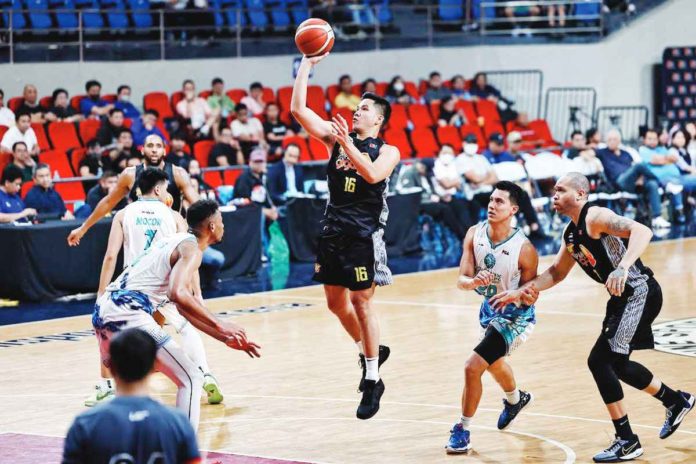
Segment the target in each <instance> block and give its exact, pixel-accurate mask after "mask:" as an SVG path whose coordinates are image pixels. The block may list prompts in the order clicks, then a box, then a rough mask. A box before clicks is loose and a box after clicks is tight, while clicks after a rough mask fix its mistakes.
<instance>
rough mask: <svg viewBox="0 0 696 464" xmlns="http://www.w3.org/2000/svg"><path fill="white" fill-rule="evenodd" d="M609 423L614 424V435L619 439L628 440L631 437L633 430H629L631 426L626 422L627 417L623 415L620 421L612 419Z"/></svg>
mask: <svg viewBox="0 0 696 464" xmlns="http://www.w3.org/2000/svg"><path fill="white" fill-rule="evenodd" d="M611 421H612V422H613V423H614V428H615V429H616V435H618V436H619V438H623V439H624V440H628V439H629V438H631V437H633V430H631V424H630V423H629V422H628V415H625V416H623V417H622V418H620V419H612V420H611Z"/></svg>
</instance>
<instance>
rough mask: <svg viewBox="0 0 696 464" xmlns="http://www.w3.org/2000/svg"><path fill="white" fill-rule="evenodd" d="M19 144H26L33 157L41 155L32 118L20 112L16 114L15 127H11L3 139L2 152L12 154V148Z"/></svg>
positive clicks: (0, 143)
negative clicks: (32, 125)
mask: <svg viewBox="0 0 696 464" xmlns="http://www.w3.org/2000/svg"><path fill="white" fill-rule="evenodd" d="M17 142H24V145H26V147H27V150H29V153H30V154H31V155H32V156H38V155H39V151H40V149H39V142H38V141H37V140H36V133H34V129H32V127H31V116H30V115H29V114H28V113H21V112H19V111H18V112H17V113H16V114H15V125H14V126H12V127H10V128H9V129H8V130H7V132H5V135H3V137H2V141H1V142H0V152H5V153H12V152H13V149H12V147H13V146H14V144H15V143H17Z"/></svg>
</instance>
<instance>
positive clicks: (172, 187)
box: [130, 163, 181, 212]
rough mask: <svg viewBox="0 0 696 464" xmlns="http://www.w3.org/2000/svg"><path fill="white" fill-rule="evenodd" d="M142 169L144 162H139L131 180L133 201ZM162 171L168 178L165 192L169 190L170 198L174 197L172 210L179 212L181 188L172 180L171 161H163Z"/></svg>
mask: <svg viewBox="0 0 696 464" xmlns="http://www.w3.org/2000/svg"><path fill="white" fill-rule="evenodd" d="M144 170H145V165H144V164H139V165H138V166H136V167H135V182H133V187H132V188H131V191H130V199H131V200H133V201H135V200H137V199H138V182H139V181H140V176H141V175H142V173H143V171H144ZM163 171H164V172H166V173H167V177H168V178H169V185H168V186H167V192H169V193H170V194H171V196H172V198H174V202H173V203H172V209H173V210H174V211H177V212H181V190H179V186H178V185H176V180H174V165H173V164H172V163H164V169H163Z"/></svg>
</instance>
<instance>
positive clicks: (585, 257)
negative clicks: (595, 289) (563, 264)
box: [567, 245, 597, 267]
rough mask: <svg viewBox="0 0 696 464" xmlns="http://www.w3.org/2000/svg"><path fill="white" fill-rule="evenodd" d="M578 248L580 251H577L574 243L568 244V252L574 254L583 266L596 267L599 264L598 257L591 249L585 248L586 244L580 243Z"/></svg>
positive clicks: (575, 258)
mask: <svg viewBox="0 0 696 464" xmlns="http://www.w3.org/2000/svg"><path fill="white" fill-rule="evenodd" d="M577 248H578V250H579V251H575V249H576V248H575V247H574V246H573V245H568V246H567V250H568V253H570V254H571V255H572V256H573V259H574V260H575V261H577V262H578V263H579V264H580V265H581V266H585V267H587V266H589V267H595V266H596V265H597V259H595V257H594V255H593V254H592V253H591V252H590V250H588V249H587V248H585V246H584V245H578V247H577Z"/></svg>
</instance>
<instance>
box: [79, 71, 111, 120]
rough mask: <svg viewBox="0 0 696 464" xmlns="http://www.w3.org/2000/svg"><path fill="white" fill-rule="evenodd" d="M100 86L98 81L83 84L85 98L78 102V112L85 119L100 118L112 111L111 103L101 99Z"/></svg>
mask: <svg viewBox="0 0 696 464" xmlns="http://www.w3.org/2000/svg"><path fill="white" fill-rule="evenodd" d="M101 87H102V86H101V84H100V83H99V81H95V80H90V81H87V83H86V84H85V90H86V91H87V96H86V97H85V98H83V99H82V100H80V112H81V113H82V114H83V115H84V116H85V117H86V118H93V119H94V118H97V119H98V118H100V117H102V116H106V115H107V114H109V111H111V110H112V109H114V105H113V103H109V102H108V101H106V100H104V99H103V98H101Z"/></svg>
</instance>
